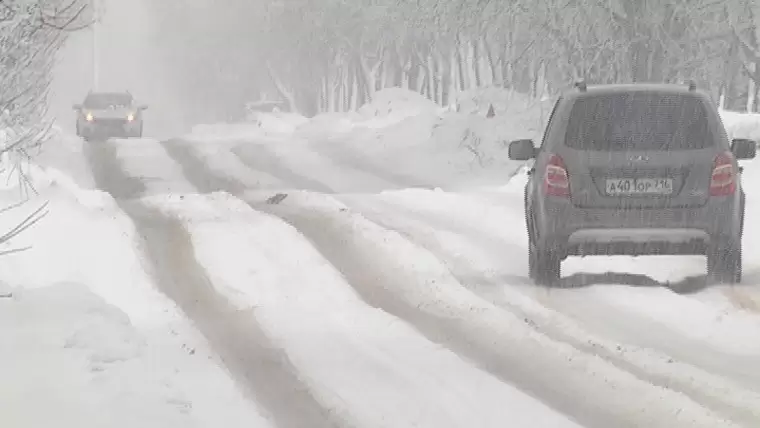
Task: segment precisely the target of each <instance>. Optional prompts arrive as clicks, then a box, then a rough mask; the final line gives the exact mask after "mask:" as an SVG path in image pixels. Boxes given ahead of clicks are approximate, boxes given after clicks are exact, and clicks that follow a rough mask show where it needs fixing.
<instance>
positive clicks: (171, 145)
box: [163, 139, 246, 194]
mask: <svg viewBox="0 0 760 428" xmlns="http://www.w3.org/2000/svg"><path fill="white" fill-rule="evenodd" d="M163 145H164V147H165V148H166V152H167V153H168V154H169V157H171V158H172V159H174V161H175V162H177V163H178V164H179V165H180V168H182V172H183V173H184V175H185V177H186V178H187V179H188V181H190V183H191V184H192V185H193V186H195V188H196V189H198V190H199V191H200V192H201V193H210V192H214V191H217V190H225V191H227V192H229V193H232V194H235V193H241V192H244V191H245V190H246V186H245V185H244V184H243V183H241V182H239V181H236V180H234V179H232V178H229V177H225V176H223V175H221V174H211V173H210V171H209V169H208V167H207V166H206V164H205V163H204V162H203V160H202V159H200V158H199V157H198V156H196V155H195V154H194V153H193V151H192V150H193V149H192V147H191V146H190V144H188V143H184V142H181V141H180V140H178V139H174V140H167V141H165V142H163Z"/></svg>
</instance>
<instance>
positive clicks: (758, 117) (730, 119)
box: [720, 110, 760, 141]
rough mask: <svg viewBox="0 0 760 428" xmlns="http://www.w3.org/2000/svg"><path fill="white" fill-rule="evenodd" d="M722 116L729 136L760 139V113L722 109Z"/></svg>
mask: <svg viewBox="0 0 760 428" xmlns="http://www.w3.org/2000/svg"><path fill="white" fill-rule="evenodd" d="M720 117H721V119H722V120H723V125H724V126H725V127H726V132H727V133H728V138H750V139H753V140H757V141H760V113H739V112H735V111H728V110H721V111H720Z"/></svg>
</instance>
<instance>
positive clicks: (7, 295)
mask: <svg viewBox="0 0 760 428" xmlns="http://www.w3.org/2000/svg"><path fill="white" fill-rule="evenodd" d="M11 298H13V293H0V299H11Z"/></svg>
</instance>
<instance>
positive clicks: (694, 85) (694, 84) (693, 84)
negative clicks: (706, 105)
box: [686, 80, 697, 91]
mask: <svg viewBox="0 0 760 428" xmlns="http://www.w3.org/2000/svg"><path fill="white" fill-rule="evenodd" d="M686 84H687V85H688V86H689V90H690V91H696V90H697V82H695V81H693V80H687V81H686Z"/></svg>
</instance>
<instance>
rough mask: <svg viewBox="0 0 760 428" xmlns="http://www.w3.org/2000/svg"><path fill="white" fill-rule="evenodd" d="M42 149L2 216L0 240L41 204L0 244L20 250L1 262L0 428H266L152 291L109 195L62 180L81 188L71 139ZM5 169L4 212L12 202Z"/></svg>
mask: <svg viewBox="0 0 760 428" xmlns="http://www.w3.org/2000/svg"><path fill="white" fill-rule="evenodd" d="M49 144H50V145H49V146H48V147H47V150H43V153H44V155H41V156H40V157H41V161H43V162H44V163H46V164H47V165H46V166H41V165H39V164H29V165H26V166H25V172H26V175H27V177H28V178H29V179H30V182H31V184H32V185H33V187H34V189H35V190H36V192H37V193H36V194H35V193H32V192H29V193H27V195H28V196H29V199H28V200H27V202H26V203H24V204H22V205H20V206H18V207H16V208H14V209H10V210H7V211H4V212H3V214H2V215H1V216H0V231H2V233H5V232H7V231H8V230H10V229H11V228H13V227H15V226H16V225H17V224H18V223H19V222H20V221H22V220H23V219H24V218H25V217H26V216H28V215H29V214H30V213H32V212H34V211H35V210H36V209H38V208H39V207H41V206H43V205H44V204H47V215H46V216H44V217H43V218H42V219H41V220H40V221H39V222H37V223H36V224H34V225H33V226H32V227H31V228H29V229H27V230H25V231H24V232H23V233H21V234H20V235H19V236H17V237H15V238H14V239H12V240H11V241H9V242H6V243H3V244H0V251H3V252H5V251H11V250H15V249H22V248H28V250H26V251H22V252H16V253H12V254H7V255H4V256H3V257H2V262H3V269H2V271H1V272H0V296H2V297H0V349H3V350H4V351H3V370H2V373H3V374H2V383H0V401H2V402H3V404H4V405H3V406H2V407H3V409H4V411H3V412H2V415H0V426H9V427H10V426H13V427H30V428H31V427H41V426H61V425H63V426H109V427H114V428H120V427H130V426H135V425H140V426H145V427H155V428H158V427H167V426H183V427H202V426H213V425H216V424H218V423H222V424H224V425H231V426H242V425H243V424H244V423H243V421H246V423H245V425H246V426H260V427H265V426H267V423H266V422H265V421H264V420H263V419H262V418H261V417H260V416H259V412H258V410H257V409H256V408H255V406H254V405H252V403H251V402H249V401H247V400H246V399H245V398H243V396H242V394H241V393H240V391H239V390H238V389H237V386H236V385H235V384H234V383H233V381H232V380H231V379H230V378H229V377H228V376H227V374H226V372H225V371H224V370H223V369H222V368H221V363H220V362H219V361H218V357H217V356H216V355H215V354H214V353H212V352H211V350H210V346H209V345H208V343H207V342H206V340H205V339H204V338H203V337H202V336H201V335H200V334H199V333H198V332H197V330H195V329H194V327H193V326H192V325H191V323H190V321H189V320H187V318H185V317H184V315H183V314H182V313H181V311H180V310H179V309H178V308H177V307H176V305H175V304H174V303H173V302H172V301H170V300H169V299H168V298H167V297H165V296H164V295H163V294H161V293H159V292H158V290H157V288H156V286H155V284H154V282H153V279H152V275H151V272H149V271H148V270H147V269H146V266H145V264H144V260H143V255H142V252H141V251H140V248H139V244H138V243H139V241H140V238H139V236H138V235H137V233H136V230H135V227H134V225H133V223H132V222H131V220H130V219H129V218H128V217H127V216H126V215H125V214H124V213H123V212H122V211H121V209H120V208H119V206H118V205H117V204H116V202H115V201H114V199H113V198H112V197H111V196H110V195H109V194H107V193H105V192H102V191H98V190H89V189H85V188H82V187H81V186H80V185H79V184H78V183H77V181H78V179H77V178H74V177H72V176H70V175H69V174H79V175H80V177H79V180H82V181H85V182H86V181H87V177H86V175H85V174H84V172H85V171H86V169H84V167H85V165H84V164H85V161H84V159H83V158H84V156H82V153H81V143H80V144H79V146H78V147H77V143H76V142H75V140H74V139H73V138H69V139H59V138H57V137H55V138H54V139H52V140H51V142H50V143H49ZM77 150H79V152H78V157H79V162H73V161H74V160H75V159H76V158H77ZM56 156H58V157H56ZM79 167H82V169H78V168H79ZM9 172H10V170H9V169H6V172H5V173H4V174H3V176H2V177H0V179H1V180H2V182H3V184H4V186H3V187H2V188H1V189H0V207H2V208H5V207H8V206H11V205H15V204H17V203H19V200H20V199H19V197H20V195H21V193H20V188H19V184H18V183H19V181H18V180H16V179H14V177H13V176H11V175H9ZM9 178H10V180H9ZM90 180H91V177H90ZM40 409H45V411H43V412H40ZM136 409H139V411H135V410H136Z"/></svg>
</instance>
